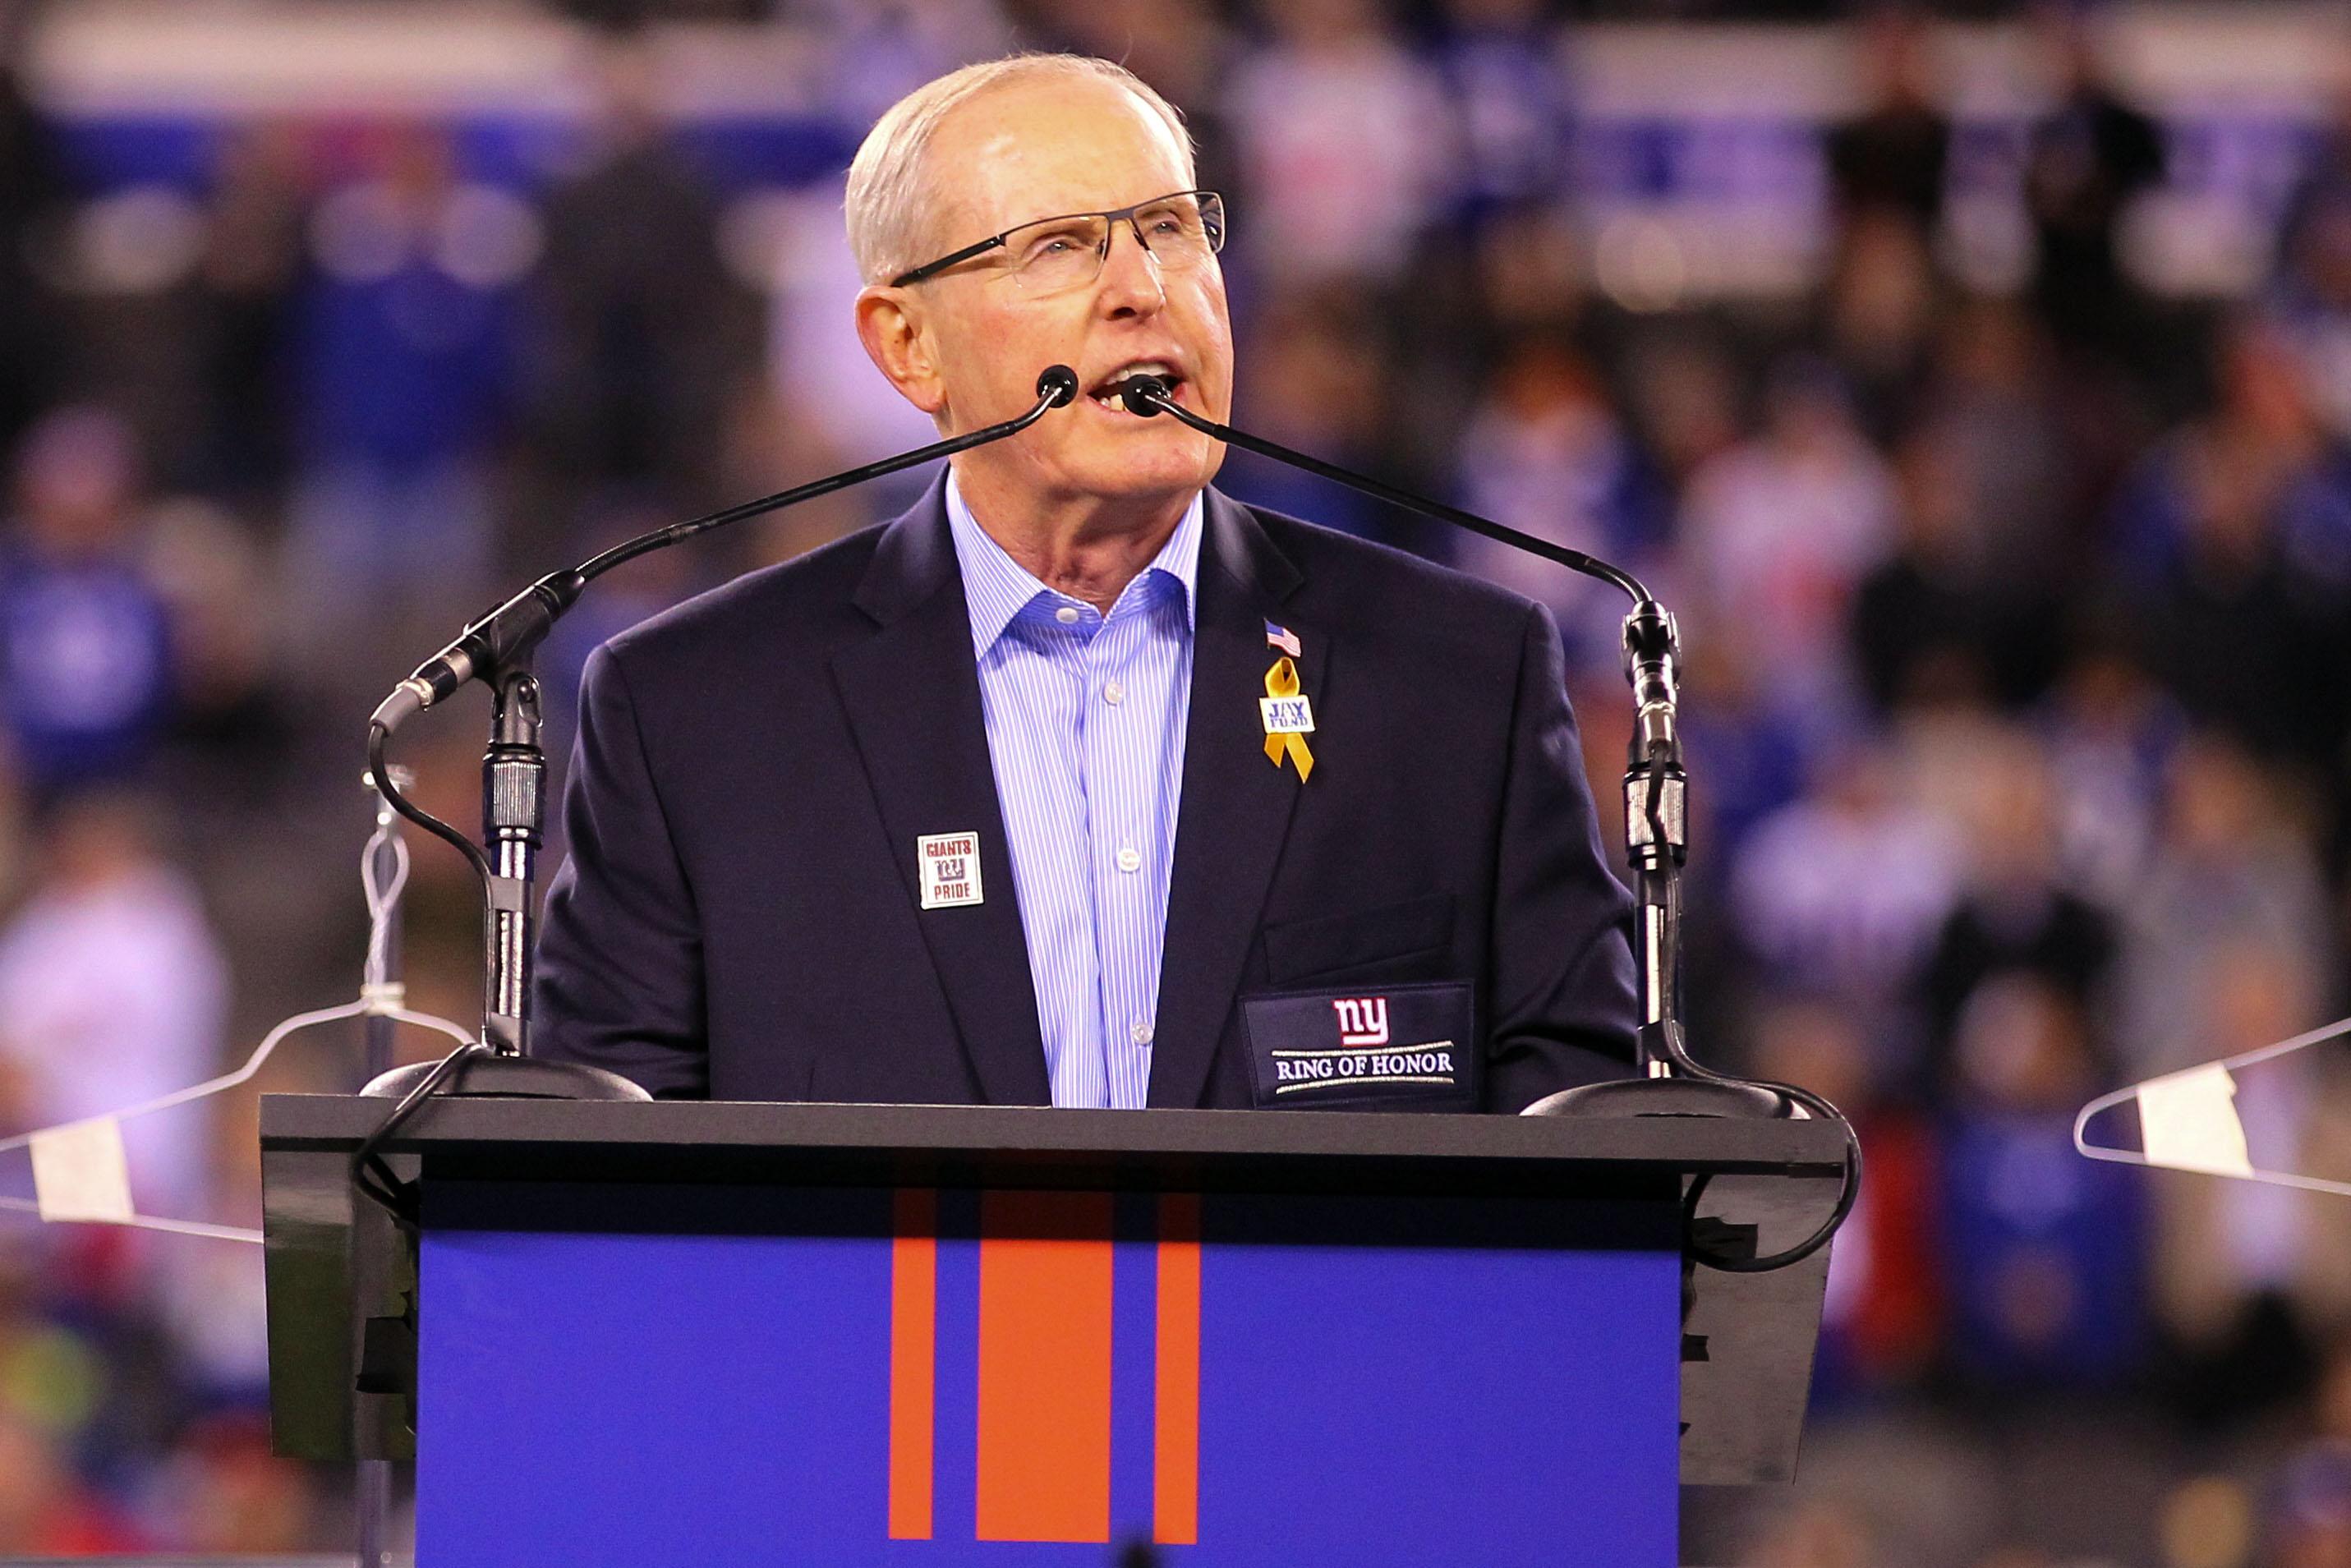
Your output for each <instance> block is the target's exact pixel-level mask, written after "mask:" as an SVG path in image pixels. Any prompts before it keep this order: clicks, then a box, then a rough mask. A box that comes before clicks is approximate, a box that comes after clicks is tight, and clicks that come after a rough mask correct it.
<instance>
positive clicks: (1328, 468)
mask: <svg viewBox="0 0 2351 1568" xmlns="http://www.w3.org/2000/svg"><path fill="white" fill-rule="evenodd" d="M1118 396H1119V401H1120V402H1123V403H1124V404H1125V405H1126V410H1127V412H1128V413H1134V414H1140V415H1142V416H1143V417H1144V418H1146V419H1148V418H1151V417H1153V416H1155V415H1157V414H1162V413H1165V414H1168V415H1171V416H1173V417H1174V418H1175V420H1176V422H1177V423H1181V424H1185V425H1187V426H1189V427H1190V428H1192V429H1194V430H1196V431H1198V432H1199V433H1200V434H1203V435H1206V436H1208V437H1210V438H1211V439H1213V440H1216V441H1221V442H1223V443H1224V444H1227V445H1228V446H1238V447H1239V448H1241V449H1242V450H1243V451H1245V452H1254V453H1257V454H1259V455H1261V456H1265V457H1270V458H1272V459H1273V460H1274V461H1275V462H1277V463H1282V464H1287V465H1290V467H1292V468H1300V469H1303V470H1304V471H1305V472H1307V473H1309V474H1312V475H1315V476H1319V477H1321V478H1324V479H1328V480H1330V481H1332V483H1333V484H1338V485H1344V486H1347V487H1348V488H1349V489H1353V490H1360V491H1362V492H1363V493H1364V495H1367V496H1374V497H1378V498H1379V499H1381V500H1383V501H1385V502H1387V503H1388V504H1390V505H1391V506H1396V507H1404V508H1405V509H1406V510H1407V511H1414V512H1418V513H1420V514H1421V515H1422V516H1423V517H1435V518H1437V520H1438V521H1439V522H1447V523H1451V524H1453V525H1454V526H1455V527H1457V528H1467V529H1468V531H1469V532H1471V533H1473V534H1479V535H1482V536H1483V537H1485V538H1489V539H1494V540H1497V541H1498V542H1499V543H1502V544H1506V545H1509V546H1511V547H1512V548H1513V549H1520V550H1524V551H1526V552H1527V553H1528V554H1530V555H1534V556H1539V557H1541V559H1544V560H1548V561H1553V562H1556V563H1557V564H1559V565H1561V566H1563V567H1566V568H1567V569H1568V570H1571V571H1577V572H1581V573H1583V575H1584V576H1586V577H1595V578H1598V579H1599V580H1601V581H1603V582H1605V583H1609V584H1611V585H1613V586H1614V587H1615V588H1616V589H1618V590H1619V591H1622V592H1623V593H1624V594H1625V596H1626V597H1627V598H1629V599H1631V600H1632V601H1633V609H1632V612H1631V613H1629V614H1628V615H1626V616H1625V632H1624V668H1625V679H1626V681H1628V682H1629V683H1631V685H1632V687H1633V700H1634V707H1635V717H1634V725H1633V739H1632V744H1631V747H1630V752H1631V756H1630V758H1629V763H1628V766H1627V767H1626V768H1625V853H1626V858H1627V859H1628V860H1629V862H1631V865H1632V869H1633V874H1634V896H1635V905H1636V909H1635V919H1636V924H1635V939H1634V944H1633V946H1634V952H1635V956H1636V957H1637V959H1638V963H1639V968H1640V986H1641V1009H1642V1021H1641V1024H1640V1027H1639V1029H1638V1030H1636V1031H1635V1057H1636V1058H1637V1062H1636V1065H1638V1066H1639V1067H1640V1069H1641V1071H1642V1072H1643V1074H1644V1076H1642V1077H1640V1078H1635V1079H1631V1080H1619V1081H1616V1082H1603V1083H1591V1084H1584V1085H1583V1086H1580V1087H1578V1088H1573V1089H1563V1090H1562V1091H1560V1092H1558V1093H1556V1094H1552V1095H1549V1096H1547V1097H1546V1098H1544V1099H1541V1100H1539V1101H1537V1102H1536V1103H1534V1104H1532V1105H1531V1106H1529V1107H1528V1108H1527V1111H1526V1113H1527V1114H1529V1115H1545V1116H1592V1115H1630V1116H1659V1115H1667V1116H1671V1115H1680V1116H1755V1117H1788V1116H1806V1117H1820V1118H1823V1119H1824V1120H1827V1121H1830V1122H1833V1123H1834V1124H1836V1125H1837V1126H1839V1127H1840V1128H1842V1129H1843V1130H1844V1138H1845V1159H1846V1179H1845V1181H1844V1186H1843V1188H1842V1190H1841V1191H1840V1193H1839V1195H1838V1199H1837V1205H1836V1207H1835V1209H1834V1211H1833V1212H1832V1213H1831V1214H1830V1215H1829V1217H1828V1218H1827V1220H1826V1221H1825V1222H1824V1223H1823V1224H1822V1225H1821V1226H1820V1228H1818V1229H1816V1230H1814V1231H1813V1233H1812V1234H1811V1235H1810V1236H1808V1237H1806V1238H1805V1239H1803V1240H1802V1241H1800V1242H1798V1243H1797V1244H1796V1245H1794V1246H1792V1247H1790V1248H1786V1249H1783V1250H1782V1251H1779V1252H1776V1253H1773V1254H1771V1256H1769V1257H1764V1258H1753V1257H1739V1256H1736V1255H1729V1254H1725V1253H1722V1252H1719V1251H1710V1250H1708V1249H1706V1248H1704V1247H1701V1246H1699V1245H1698V1244H1697V1243H1696V1242H1695V1241H1693V1243H1692V1247H1691V1250H1692V1253H1693V1255H1694V1256H1695V1257H1696V1258H1697V1259H1698V1261H1700V1262H1703V1263H1705V1264H1707V1265H1708V1266H1709V1267H1711V1268H1715V1269H1719V1270H1724V1271H1726V1272H1731V1273H1762V1272H1766V1271H1769V1270H1773V1269H1783V1268H1786V1267H1787V1266H1788V1265H1790V1264H1792V1263H1796V1262H1800V1261H1802V1260H1803V1259H1805V1258H1808V1257H1810V1256H1811V1255H1812V1254H1813V1253H1814V1252H1816V1251H1818V1250H1819V1249H1821V1248H1822V1247H1823V1246H1825V1245H1827V1243H1828V1240H1829V1238H1830V1237H1832V1236H1834V1234H1835V1233H1836V1230H1837V1228H1838V1227H1839V1226H1841V1225H1842V1224H1844V1218H1845V1216H1846V1215H1847V1214H1849V1213H1850V1212H1852V1209H1853V1205H1854V1201H1855V1199H1856V1198H1857V1197H1859V1196H1860V1193H1861V1143H1860V1140H1859V1139H1858V1138H1856V1137H1855V1134H1854V1131H1853V1124H1851V1123H1850V1122H1849V1121H1847V1120H1846V1119H1845V1118H1844V1116H1843V1115H1842V1114H1840V1113H1838V1111H1837V1109H1836V1107H1835V1106H1834V1105H1832V1104H1830V1103H1828V1102H1827V1101H1826V1100H1823V1099H1822V1098H1821V1097H1820V1096H1819V1095H1817V1094H1815V1093H1813V1092H1812V1091H1811V1090H1809V1089H1802V1088H1799V1087H1797V1086H1795V1085H1793V1084H1788V1083H1772V1082H1764V1081H1762V1080H1759V1079H1745V1078H1739V1077H1735V1076H1733V1075H1731V1074H1729V1073H1724V1072H1718V1071H1714V1070H1713V1069H1711V1068H1709V1067H1707V1066H1705V1065H1704V1064H1703V1063H1701V1062H1699V1061H1697V1060H1696V1059H1694V1058H1693V1057H1692V1056H1691V1055H1690V1053H1689V1049H1688V1046H1687V1043H1686V1041H1685V1038H1684V1030H1683V1024H1682V983H1681V982H1682V946H1681V914H1682V908H1681V870H1682V865H1683V862H1685V861H1686V860H1687V853H1688V827H1687V807H1686V800H1687V790H1688V776H1687V774H1686V773H1685V772H1684V771H1683V768H1682V748H1681V732H1680V726H1679V723H1678V719H1677V703H1678V701H1679V693H1678V680H1677V668H1678V665H1679V664H1680V660H1681V647H1680V635H1679V632H1678V630H1677V627H1676V625H1675V622H1674V618H1673V616H1672V615H1671V614H1669V613H1668V612H1667V610H1666V608H1665V606H1663V605H1661V604H1659V603H1658V602H1657V599H1656V595H1655V594H1653V593H1651V592H1650V591H1649V590H1648V589H1647V587H1646V585H1644V584H1643V583H1642V581H1641V580H1640V579H1638V578H1636V577H1635V576H1634V575H1633V574H1632V573H1631V572H1628V571H1626V570H1624V569H1623V568H1622V567H1618V566H1612V565H1611V564H1609V563H1608V562H1607V561H1604V560H1602V559H1599V558H1598V557H1596V556H1590V555H1586V554H1584V553H1583V551H1582V550H1577V549H1568V548H1567V547H1566V546H1565V545H1559V544H1553V543H1552V541H1551V540H1549V539H1543V538H1536V537H1535V536H1533V535H1532V534H1527V533H1521V532H1520V531H1519V530H1518V529H1516V528H1506V527H1504V526H1503V525H1502V524H1500V523H1498V522H1495V521H1493V520H1492V519H1490V518H1487V517H1479V516H1478V515H1477V514H1476V513H1474V512H1465V511H1463V510H1462V509H1461V508H1460V507H1448V506H1447V505H1446V504H1445V503H1443V502H1441V501H1432V500H1430V499H1428V498H1427V497H1424V496H1416V495H1414V494H1413V493H1412V492H1410V491H1409V490H1403V489H1399V488H1397V487H1396V486H1394V485H1390V484H1387V483H1385V482H1384V481H1383V480H1379V479H1374V478H1373V477H1371V476H1369V475H1365V474H1357V473H1354V472H1353V471H1352V470H1349V469H1345V468H1342V467H1340V466H1339V465H1336V464H1334V463H1325V462H1323V461H1322V459H1321V458H1319V457H1310V456H1308V455H1306V454H1305V453H1303V452H1294V451H1292V450H1290V448H1289V447H1287V446H1283V445H1281V444H1279V443H1276V442H1271V441H1268V440H1265V439H1264V438H1263V437H1261V436H1256V435H1250V434H1248V433H1246V432H1244V431H1238V430H1235V429H1234V428H1233V427H1232V426H1230V425H1228V424H1220V423H1217V421H1215V420H1213V419H1209V418H1207V416H1206V415H1203V414H1198V413H1193V412H1192V411H1191V410H1190V409H1188V408H1186V407H1185V406H1184V405H1183V404H1181V403H1179V402H1176V401H1175V392H1174V388H1173V387H1172V386H1171V385H1170V384H1169V382H1168V381H1167V379H1166V378H1165V377H1164V376H1155V375H1151V374H1148V373H1145V374H1141V375H1132V376H1129V377H1127V378H1126V379H1125V380H1124V381H1123V382H1120V383H1119V385H1118ZM1687 1207H1688V1211H1689V1212H1690V1213H1691V1214H1693V1215H1694V1214H1695V1213H1696V1211H1697V1195H1696V1194H1692V1195H1691V1196H1690V1197H1689V1198H1688V1200H1687Z"/></svg>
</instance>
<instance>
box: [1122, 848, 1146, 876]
mask: <svg viewBox="0 0 2351 1568" xmlns="http://www.w3.org/2000/svg"><path fill="white" fill-rule="evenodd" d="M1118 869H1119V870H1121V871H1141V870H1142V869H1143V857H1142V856H1141V855H1139V854H1136V853H1135V852H1134V851H1133V850H1121V851H1119V852H1118Z"/></svg>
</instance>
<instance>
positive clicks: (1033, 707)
mask: <svg viewBox="0 0 2351 1568" xmlns="http://www.w3.org/2000/svg"><path fill="white" fill-rule="evenodd" d="M946 503H947V523H948V527H949V529H950V531H951V532H952V533H953V534H954V536H955V548H956V559H957V560H958V561H959V562H960V563H961V565H962V568H963V591H964V602H965V605H966V607H967V609H968V610H969V611H970V612H971V643H972V649H973V651H974V652H975V653H977V655H978V659H979V702H980V710H981V712H982V713H983V714H984V715H985V716H986V717H987V754H988V758H989V759H990V761H991V762H992V763H993V764H994V768H995V772H996V796H997V800H998V803H999V804H1000V805H1001V806H1002V807H1003V810H1004V831H1005V832H1006V833H1007V834H1008V836H1009V837H1010V839H1011V841H1012V842H1011V845H1010V848H1011V851H1012V883H1013V890H1014V892H1015V894H1017V895H1018V897H1019V902H1020V928H1021V931H1022V933H1023V934H1024V935H1025V936H1027V938H1028V941H1029V979H1030V981H1031V982H1032V984H1033V985H1034V986H1035V988H1036V992H1037V1024H1038V1028H1039V1030H1040V1032H1041V1033H1042V1034H1043V1036H1044V1040H1045V1071H1046V1073H1047V1075H1048V1077H1049V1078H1050V1080H1051V1082H1052V1087H1053V1103H1054V1104H1056V1105H1092V1106H1104V1105H1107V1106H1116V1107H1120V1108H1123V1109H1134V1108H1139V1107H1140V1106H1141V1105H1142V1104H1143V1103H1144V1097H1145V1095H1146V1094H1147V1093H1148V1092H1149V1090H1150V1085H1151V1037H1152V1028H1153V1020H1154V1016H1155V1014H1156V1012H1157V1010H1158V1006H1159V960H1160V952H1161V948H1162V946H1163V945H1164V943H1165V938H1166V935H1167V876H1168V868H1169V866H1170V864H1171V863H1172V862H1173V860H1174V858H1175V815H1176V801H1177V797H1178V796H1179V795H1180V793H1181V791H1182V788H1183V779H1184V723H1185V718H1186V715H1187V714H1188V713H1189V712H1190V710H1191V706H1192V612H1193V590H1194V585H1195V582H1196V573H1197V570H1198V567H1199V560H1200V529H1201V526H1202V525H1201V503H1200V497H1197V496H1195V497H1193V498H1192V505H1191V507H1189V508H1188V509H1187V510H1186V512H1185V514H1184V519H1183V521H1182V522H1180V523H1178V524H1177V525H1176V527H1175V532H1174V533H1173V534H1171V535H1169V536H1168V539H1167V543H1166V544H1165V546H1164V547H1163V548H1162V549H1160V551H1159V554H1158V555H1157V557H1156V558H1155V559H1153V561H1152V563H1151V564H1150V566H1148V567H1147V568H1145V569H1144V570H1143V571H1142V572H1141V573H1140V574H1138V575H1137V576H1136V577H1135V579H1134V581H1132V582H1130V583H1128V584H1127V585H1126V589H1125V591H1124V592H1123V593H1121V594H1120V595H1119V596H1118V602H1117V603H1115V604H1113V605H1112V606H1111V610H1110V613H1109V614H1108V615H1104V614H1103V613H1102V612H1101V611H1099V610H1097V609H1095V608H1094V607H1093V606H1092V605H1091V604H1088V603H1087V602H1085V601H1083V600H1081V599H1072V598H1071V597H1070V596H1069V595H1068V594H1066V593H1060V592H1056V591H1054V590H1052V589H1050V588H1048V587H1046V586H1045V585H1044V584H1043V583H1042V582H1040V581H1039V580H1037V579H1036V578H1035V577H1033V576H1031V575H1030V574H1029V571H1028V570H1026V569H1025V568H1023V567H1022V566H1021V565H1020V564H1019V562H1018V561H1016V560H1014V559H1012V558H1011V557H1010V556H1009V555H1007V554H1006V553H1005V551H1004V547H1002V546H1001V545H999V544H998V543H997V542H996V541H995V540H994V539H992V538H988V536H987V531H986V530H985V529H983V528H981V527H980V526H979V523H978V521H977V519H976V518H974V517H972V515H971V508H970V507H967V506H966V505H965V504H964V498H963V493H962V491H961V490H960V489H958V488H957V487H956V482H955V477H954V475H953V472H952V471H950V472H949V475H948V478H947V486H946Z"/></svg>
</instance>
